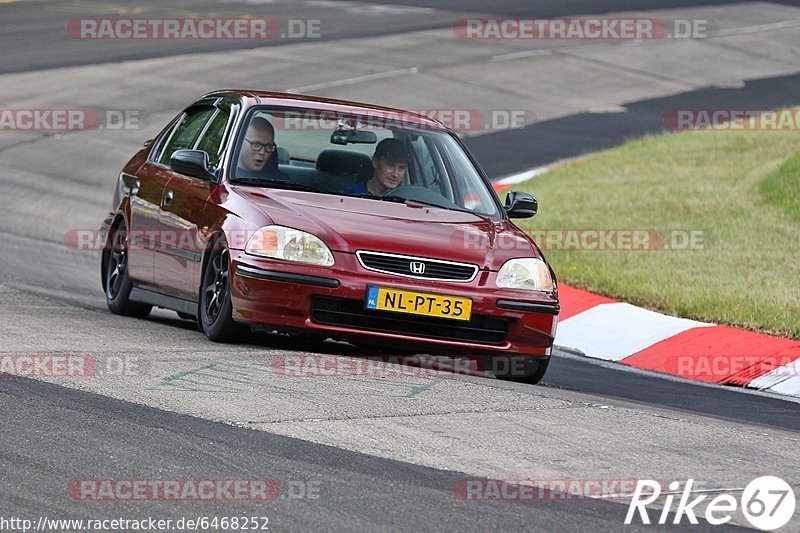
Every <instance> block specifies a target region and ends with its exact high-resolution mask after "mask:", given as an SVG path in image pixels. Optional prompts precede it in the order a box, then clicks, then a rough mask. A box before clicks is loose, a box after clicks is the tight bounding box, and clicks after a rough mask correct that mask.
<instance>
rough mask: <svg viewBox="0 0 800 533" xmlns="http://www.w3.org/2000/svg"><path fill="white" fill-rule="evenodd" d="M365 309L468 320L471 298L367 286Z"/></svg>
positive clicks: (470, 313) (470, 311) (470, 310)
mask: <svg viewBox="0 0 800 533" xmlns="http://www.w3.org/2000/svg"><path fill="white" fill-rule="evenodd" d="M367 309H376V310H379V311H394V312H396V313H407V314H410V315H423V316H436V317H441V318H452V319H455V320H469V318H470V316H471V315H472V300H470V299H469V298H460V297H458V296H449V295H445V294H432V293H429V292H415V291H404V290H399V289H387V288H386V287H368V288H367Z"/></svg>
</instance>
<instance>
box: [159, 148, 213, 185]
mask: <svg viewBox="0 0 800 533" xmlns="http://www.w3.org/2000/svg"><path fill="white" fill-rule="evenodd" d="M169 166H170V167H171V168H172V170H174V171H175V172H178V173H180V174H184V175H186V176H191V177H193V178H198V179H201V180H204V181H212V180H214V179H215V178H216V176H215V175H214V173H213V172H211V170H209V168H208V154H207V153H205V152H204V151H202V150H176V151H175V152H174V153H173V154H172V157H170V158H169Z"/></svg>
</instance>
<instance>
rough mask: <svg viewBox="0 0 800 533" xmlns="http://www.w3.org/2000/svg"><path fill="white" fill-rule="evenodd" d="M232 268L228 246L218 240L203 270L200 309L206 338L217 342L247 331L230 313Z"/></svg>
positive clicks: (242, 334)
mask: <svg viewBox="0 0 800 533" xmlns="http://www.w3.org/2000/svg"><path fill="white" fill-rule="evenodd" d="M230 269H231V261H230V252H229V251H228V246H227V245H226V244H225V242H224V241H223V240H222V239H218V240H217V241H216V243H215V244H214V245H213V246H212V249H211V253H210V255H209V256H208V261H207V262H206V267H205V269H204V270H203V277H202V279H203V282H202V284H201V285H200V303H199V307H200V308H199V309H198V311H199V314H198V316H199V318H200V320H199V322H200V327H201V329H202V330H203V333H205V334H206V337H208V338H209V339H210V340H212V341H214V342H234V341H237V340H239V339H241V338H242V337H243V336H244V334H245V333H246V328H245V326H243V325H242V324H239V323H238V322H236V321H234V320H233V317H232V316H231V311H232V310H233V305H232V304H231V290H230V288H231V283H230Z"/></svg>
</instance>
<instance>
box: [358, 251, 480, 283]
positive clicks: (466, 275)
mask: <svg viewBox="0 0 800 533" xmlns="http://www.w3.org/2000/svg"><path fill="white" fill-rule="evenodd" d="M356 256H357V257H358V261H359V263H361V266H363V267H364V268H366V269H367V270H374V271H376V272H383V273H385V274H395V275H398V276H406V277H409V278H418V279H430V280H441V281H472V280H473V279H474V278H475V275H476V274H477V273H478V266H477V265H470V264H467V263H454V262H452V261H443V260H441V259H429V258H426V257H413V256H408V255H397V254H387V253H383V252H364V251H361V250H359V251H357V252H356ZM420 267H421V268H420Z"/></svg>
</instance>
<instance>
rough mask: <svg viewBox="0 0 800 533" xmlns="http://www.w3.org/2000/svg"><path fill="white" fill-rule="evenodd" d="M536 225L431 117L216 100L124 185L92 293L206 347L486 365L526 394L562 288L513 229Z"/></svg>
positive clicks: (191, 116)
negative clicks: (284, 343)
mask: <svg viewBox="0 0 800 533" xmlns="http://www.w3.org/2000/svg"><path fill="white" fill-rule="evenodd" d="M536 210H537V203H536V200H535V199H534V198H533V197H531V196H529V195H527V194H523V193H515V192H511V193H508V196H507V197H506V202H505V205H502V204H501V203H500V201H499V200H498V198H497V195H496V194H495V192H494V191H493V189H492V187H491V184H490V182H489V180H488V179H487V177H486V175H485V174H484V172H483V170H482V169H481V167H480V165H478V163H477V161H475V159H474V158H473V157H472V155H471V154H470V153H469V151H468V150H467V149H466V147H465V146H464V145H463V144H462V143H461V141H460V140H459V138H458V137H457V136H456V135H455V134H454V133H453V132H451V131H450V130H448V129H447V128H446V127H445V126H443V125H442V124H441V123H439V122H437V121H435V120H432V119H430V118H428V117H425V116H422V115H418V114H415V113H411V112H407V111H402V110H398V109H390V108H385V107H378V106H372V105H366V104H358V103H353V102H345V101H338V100H330V99H322V98H314V97H308V96H301V95H294V94H281V93H270V92H253V91H244V90H233V91H220V92H214V93H211V94H208V95H206V96H203V97H202V98H200V99H199V100H197V101H196V102H195V103H193V104H192V105H190V106H189V107H187V108H186V109H185V110H184V111H182V112H181V113H180V114H179V115H178V116H176V117H175V118H174V119H173V120H172V121H170V122H169V124H168V125H167V126H166V127H165V128H164V129H163V130H162V131H161V133H159V134H158V136H157V137H156V138H154V139H152V140H149V141H147V142H146V143H145V145H144V148H142V149H141V150H139V151H138V152H137V153H136V155H134V156H133V158H132V159H131V160H130V161H129V162H128V163H127V164H126V165H125V167H124V168H123V169H122V172H121V173H120V175H119V178H118V182H117V186H116V188H115V192H114V198H113V204H112V210H111V212H110V213H109V214H108V216H107V217H106V219H105V220H104V222H103V224H102V228H101V232H102V238H103V239H104V241H105V242H106V246H105V248H104V252H103V254H102V265H101V268H102V283H103V288H104V289H105V293H106V300H107V303H108V307H109V309H110V310H111V311H112V312H113V313H117V314H123V315H130V316H138V317H144V316H147V314H148V313H149V312H150V310H151V309H152V307H153V306H157V307H162V308H166V309H172V310H175V311H177V312H178V313H179V314H180V315H181V316H183V317H184V318H194V319H196V320H197V323H198V325H199V327H200V328H201V329H202V331H203V332H205V334H206V335H207V336H208V338H209V339H211V340H213V341H233V340H236V339H237V337H238V336H239V335H240V334H241V333H242V332H243V331H244V328H247V327H254V326H258V327H260V328H262V329H263V328H266V329H270V330H276V331H280V332H285V333H306V334H308V333H310V334H314V335H319V336H322V337H325V338H334V339H340V340H345V341H348V342H352V343H355V344H359V343H361V344H370V345H380V346H384V347H387V348H389V349H392V348H397V349H402V350H415V351H418V353H426V354H444V355H450V356H454V357H459V356H461V357H474V356H479V357H480V358H481V360H483V361H488V362H490V363H492V367H491V369H492V370H493V371H494V373H495V375H497V376H498V377H505V378H509V379H518V380H522V381H527V382H533V383H535V382H538V381H539V380H541V379H542V376H543V375H544V373H545V371H546V369H547V365H548V362H549V358H550V352H551V349H552V345H553V339H554V336H555V331H556V323H557V317H558V312H559V305H558V294H557V287H556V280H555V276H554V274H553V272H552V269H551V268H550V266H549V265H548V264H547V262H546V261H545V259H544V257H543V255H542V253H541V251H540V250H539V248H538V247H537V245H536V243H535V242H533V240H532V239H531V238H530V237H529V236H528V235H526V234H525V233H524V232H522V231H520V230H519V229H518V228H517V227H516V226H515V225H514V224H513V223H512V222H511V221H510V220H509V219H511V218H525V217H531V216H533V215H534V214H535V213H536ZM498 361H503V362H504V363H503V364H499V365H498V364H497V362H498ZM509 361H512V362H517V363H519V362H520V361H521V364H508V362H509Z"/></svg>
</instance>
